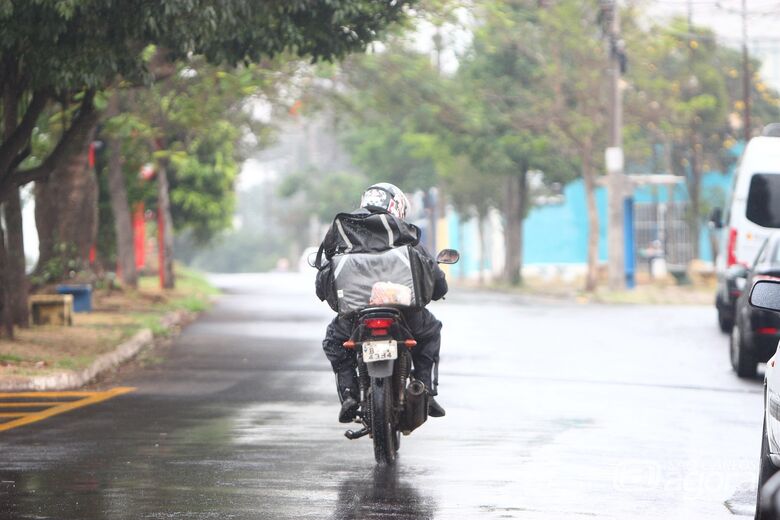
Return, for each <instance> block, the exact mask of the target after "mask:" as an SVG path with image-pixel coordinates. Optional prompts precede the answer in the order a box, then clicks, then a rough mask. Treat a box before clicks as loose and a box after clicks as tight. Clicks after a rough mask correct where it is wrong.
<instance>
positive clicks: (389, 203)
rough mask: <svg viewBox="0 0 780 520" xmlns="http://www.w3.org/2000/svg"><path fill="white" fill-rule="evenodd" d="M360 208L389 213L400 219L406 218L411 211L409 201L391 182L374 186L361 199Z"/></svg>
mask: <svg viewBox="0 0 780 520" xmlns="http://www.w3.org/2000/svg"><path fill="white" fill-rule="evenodd" d="M360 207H361V208H367V209H379V210H383V211H387V212H388V213H390V214H391V215H393V216H395V217H398V218H406V210H407V209H409V199H407V198H406V195H404V192H402V191H401V190H400V189H399V188H398V187H397V186H394V185H393V184H390V183H389V182H380V183H377V184H374V185H372V186H371V187H370V188H368V189H367V190H366V191H365V192H364V193H363V197H361V199H360Z"/></svg>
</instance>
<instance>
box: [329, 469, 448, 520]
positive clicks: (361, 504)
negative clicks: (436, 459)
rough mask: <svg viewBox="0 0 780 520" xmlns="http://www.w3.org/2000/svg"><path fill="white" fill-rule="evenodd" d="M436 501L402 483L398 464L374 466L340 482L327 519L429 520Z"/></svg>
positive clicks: (401, 472) (402, 479) (402, 478)
mask: <svg viewBox="0 0 780 520" xmlns="http://www.w3.org/2000/svg"><path fill="white" fill-rule="evenodd" d="M436 509H437V507H436V502H435V501H434V499H433V498H432V497H431V496H430V495H426V494H425V493H424V492H423V491H422V490H418V489H415V488H414V487H413V486H412V485H411V484H408V483H406V482H405V481H404V474H403V471H402V469H401V468H400V467H399V465H396V466H375V467H374V468H373V469H366V470H364V471H362V472H358V474H357V475H355V476H351V477H349V478H346V479H344V480H343V481H342V482H341V484H340V485H339V494H338V503H337V504H336V509H335V511H334V512H333V514H332V515H331V516H330V518H331V520H363V519H370V518H382V519H393V520H412V519H415V520H431V519H433V518H434V517H435V516H436Z"/></svg>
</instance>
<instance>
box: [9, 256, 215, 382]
mask: <svg viewBox="0 0 780 520" xmlns="http://www.w3.org/2000/svg"><path fill="white" fill-rule="evenodd" d="M177 276H178V278H177V287H176V289H174V290H172V291H166V292H163V291H162V290H161V289H160V288H159V287H158V285H157V279H156V278H155V277H143V278H142V279H141V280H140V283H139V289H138V290H136V291H132V290H130V291H122V290H116V289H114V290H108V289H97V290H95V291H94V294H93V309H94V310H93V311H92V312H90V313H77V314H75V315H74V324H73V326H72V327H55V326H33V327H30V328H29V329H16V331H15V332H16V340H15V341H8V340H4V339H0V391H21V390H67V389H73V388H80V387H82V386H84V385H86V384H88V383H90V382H92V381H95V380H96V379H99V378H100V377H101V375H103V374H105V373H106V372H110V371H112V370H114V369H116V367H118V366H119V365H120V364H122V363H124V362H126V361H128V360H129V359H131V358H133V357H135V356H136V355H138V353H139V352H141V351H143V350H144V349H147V348H150V347H153V346H154V345H155V343H156V342H158V341H160V340H163V339H165V338H167V337H170V336H171V335H175V334H176V333H177V332H178V330H180V328H181V327H183V326H184V325H186V324H187V323H189V322H190V321H192V320H193V319H194V318H195V317H196V316H197V314H198V313H199V312H202V311H204V310H207V309H208V308H209V307H210V305H211V297H212V296H214V295H215V294H217V291H216V289H214V288H213V287H212V286H211V285H210V284H209V283H208V282H207V281H206V279H205V278H204V277H203V276H202V275H200V274H198V273H194V272H190V271H188V270H185V269H179V270H178V271H177Z"/></svg>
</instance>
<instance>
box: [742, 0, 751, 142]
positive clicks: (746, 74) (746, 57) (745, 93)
mask: <svg viewBox="0 0 780 520" xmlns="http://www.w3.org/2000/svg"><path fill="white" fill-rule="evenodd" d="M742 103H743V104H744V117H743V127H744V132H745V143H747V142H748V141H749V140H750V138H751V137H752V135H753V129H752V128H751V123H750V54H749V53H748V12H747V0H742Z"/></svg>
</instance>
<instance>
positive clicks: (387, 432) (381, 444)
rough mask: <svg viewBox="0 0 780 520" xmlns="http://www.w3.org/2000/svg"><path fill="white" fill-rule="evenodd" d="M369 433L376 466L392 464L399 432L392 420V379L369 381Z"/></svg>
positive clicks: (398, 441) (398, 442)
mask: <svg viewBox="0 0 780 520" xmlns="http://www.w3.org/2000/svg"><path fill="white" fill-rule="evenodd" d="M371 433H372V436H373V438H374V458H375V459H376V461H377V463H378V464H393V463H394V462H395V457H396V452H397V451H398V447H399V444H400V440H401V439H400V432H399V431H397V429H396V427H395V422H394V420H393V381H392V378H390V377H387V378H381V379H380V378H373V379H371Z"/></svg>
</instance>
